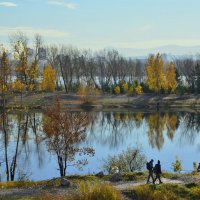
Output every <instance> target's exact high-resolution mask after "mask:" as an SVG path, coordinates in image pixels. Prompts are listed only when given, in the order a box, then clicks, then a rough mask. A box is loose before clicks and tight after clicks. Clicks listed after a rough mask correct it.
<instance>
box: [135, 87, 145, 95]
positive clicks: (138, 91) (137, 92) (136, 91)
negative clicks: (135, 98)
mask: <svg viewBox="0 0 200 200" xmlns="http://www.w3.org/2000/svg"><path fill="white" fill-rule="evenodd" d="M135 93H136V94H142V93H143V90H142V86H141V85H137V86H136V87H135Z"/></svg>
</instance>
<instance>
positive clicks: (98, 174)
mask: <svg viewBox="0 0 200 200" xmlns="http://www.w3.org/2000/svg"><path fill="white" fill-rule="evenodd" d="M95 176H97V177H99V178H102V177H104V173H103V172H102V171H100V172H99V173H97V174H95Z"/></svg>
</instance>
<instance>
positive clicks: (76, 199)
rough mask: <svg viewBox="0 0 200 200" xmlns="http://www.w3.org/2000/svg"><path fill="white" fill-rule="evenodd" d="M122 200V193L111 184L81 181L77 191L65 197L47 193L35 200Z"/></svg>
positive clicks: (34, 199)
mask: <svg viewBox="0 0 200 200" xmlns="http://www.w3.org/2000/svg"><path fill="white" fill-rule="evenodd" d="M54 199H56V200H122V196H121V193H120V192H118V191H117V190H116V189H115V188H113V187H112V186H110V185H109V184H102V183H98V182H97V183H93V184H92V183H91V182H89V181H86V182H85V181H80V182H79V183H78V185H77V191H71V192H68V193H67V194H65V195H60V194H51V193H49V192H46V193H44V194H42V195H40V196H39V197H36V198H33V200H54Z"/></svg>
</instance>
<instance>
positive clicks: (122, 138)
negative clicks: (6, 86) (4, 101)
mask: <svg viewBox="0 0 200 200" xmlns="http://www.w3.org/2000/svg"><path fill="white" fill-rule="evenodd" d="M76 114H79V113H76ZM86 114H87V118H88V123H87V125H86V127H87V130H86V133H87V137H86V140H85V143H86V144H91V146H93V144H95V143H96V144H97V145H98V146H100V147H102V148H104V147H109V148H110V151H112V150H115V149H117V148H119V147H120V146H123V145H124V144H127V140H128V139H130V138H131V139H133V141H131V143H132V144H136V143H137V138H143V136H147V138H148V142H149V145H150V147H151V148H155V149H158V150H162V148H163V145H164V143H165V142H166V141H165V140H170V141H172V142H174V140H175V139H176V141H175V142H177V141H178V142H180V145H181V146H182V145H185V144H189V145H193V144H194V143H196V142H197V141H196V138H197V137H198V136H199V133H200V113H198V112H187V113H186V112H174V113H163V112H153V113H145V112H137V113H134V112H131V111H124V112H120V111H116V112H115V111H111V112H87V113H86ZM42 119H43V113H42V112H30V111H28V110H25V111H23V112H20V111H17V112H13V111H12V112H11V111H10V112H7V111H6V112H2V113H1V114H0V162H2V165H1V167H0V174H4V176H3V180H17V179H20V176H21V175H20V174H22V173H23V174H26V173H29V172H30V170H31V168H32V167H33V157H34V161H37V163H38V168H41V167H42V166H45V167H46V166H47V163H46V162H47V161H46V159H47V156H46V155H47V149H48V146H45V144H47V138H46V135H45V134H44V132H43V127H42ZM177 129H179V131H176V130H177ZM135 136H136V137H135ZM135 138H136V139H135ZM144 138H145V137H144ZM197 145H198V144H197ZM44 161H45V162H44ZM34 166H35V165H34ZM22 171H23V172H22Z"/></svg>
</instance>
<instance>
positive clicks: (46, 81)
mask: <svg viewBox="0 0 200 200" xmlns="http://www.w3.org/2000/svg"><path fill="white" fill-rule="evenodd" d="M41 86H42V90H43V91H46V92H53V91H54V90H55V88H56V71H55V69H53V67H52V66H51V65H47V66H45V67H44V70H43V79H42V83H41Z"/></svg>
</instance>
